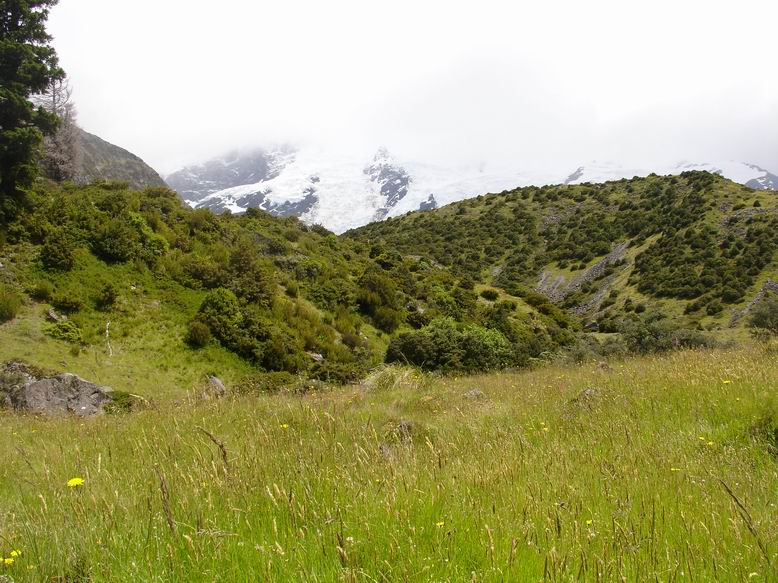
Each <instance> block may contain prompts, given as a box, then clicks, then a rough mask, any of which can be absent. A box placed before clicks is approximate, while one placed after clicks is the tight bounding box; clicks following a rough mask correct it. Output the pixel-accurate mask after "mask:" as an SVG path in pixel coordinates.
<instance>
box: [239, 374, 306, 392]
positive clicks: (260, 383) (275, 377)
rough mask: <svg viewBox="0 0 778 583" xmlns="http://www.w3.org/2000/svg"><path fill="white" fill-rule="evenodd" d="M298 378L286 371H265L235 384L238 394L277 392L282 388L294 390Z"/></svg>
mask: <svg viewBox="0 0 778 583" xmlns="http://www.w3.org/2000/svg"><path fill="white" fill-rule="evenodd" d="M298 383H299V379H298V378H297V377H296V376H294V375H292V374H290V373H288V372H266V373H259V374H256V375H251V376H248V377H245V378H243V379H241V380H240V381H238V382H237V383H236V384H235V387H234V389H233V390H234V391H235V392H236V393H238V394H251V393H278V392H280V391H282V390H284V389H290V390H294V389H295V387H296V385H297V384H298Z"/></svg>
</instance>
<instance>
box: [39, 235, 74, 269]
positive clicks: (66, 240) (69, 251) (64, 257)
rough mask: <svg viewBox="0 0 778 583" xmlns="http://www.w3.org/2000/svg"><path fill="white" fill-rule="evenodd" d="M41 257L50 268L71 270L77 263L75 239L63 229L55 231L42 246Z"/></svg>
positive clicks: (47, 267)
mask: <svg viewBox="0 0 778 583" xmlns="http://www.w3.org/2000/svg"><path fill="white" fill-rule="evenodd" d="M40 259H41V263H42V264H43V267H45V268H46V269H48V270H52V271H70V270H71V269H73V267H74V266H75V264H76V256H75V245H74V243H73V239H72V238H71V237H69V236H68V235H67V234H66V233H65V231H64V230H62V229H58V230H56V231H53V232H52V233H50V234H49V236H48V237H46V242H45V243H44V244H43V246H42V247H41V252H40Z"/></svg>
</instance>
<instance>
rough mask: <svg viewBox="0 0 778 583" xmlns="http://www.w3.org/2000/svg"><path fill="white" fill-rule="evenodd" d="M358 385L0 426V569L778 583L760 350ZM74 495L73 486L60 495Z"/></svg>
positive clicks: (768, 366) (37, 573)
mask: <svg viewBox="0 0 778 583" xmlns="http://www.w3.org/2000/svg"><path fill="white" fill-rule="evenodd" d="M370 383H372V384H371V386H369V387H367V388H366V387H364V386H363V387H354V388H347V389H339V390H334V391H332V392H324V393H318V394H311V395H304V396H293V395H284V394H280V395H274V396H268V395H252V396H245V397H236V398H232V399H230V398H227V399H222V400H215V401H214V400H210V401H203V400H197V399H189V400H186V399H185V400H182V401H181V400H180V401H178V402H173V401H172V400H171V401H165V402H162V403H160V404H159V405H158V406H157V407H156V408H151V409H147V410H142V411H138V412H136V413H132V414H127V415H110V416H103V417H100V418H95V419H89V420H84V421H77V420H74V419H54V420H45V419H37V418H32V417H20V416H14V415H11V414H2V415H0V456H2V460H3V463H2V465H0V555H2V556H3V557H8V556H9V553H10V552H11V550H13V549H16V550H20V551H21V552H22V555H21V557H19V558H17V560H16V561H15V563H14V564H13V565H11V566H7V567H0V569H4V571H3V573H4V574H8V575H11V576H12V577H13V578H14V580H16V581H27V580H29V581H40V580H57V581H77V580H92V581H249V580H251V581H464V580H475V581H540V580H548V581H577V580H586V581H597V580H602V581H617V580H618V581H643V580H651V581H654V580H656V581H679V580H696V581H710V580H721V581H742V580H751V581H771V580H772V581H774V580H776V566H777V565H776V563H777V562H778V559H776V558H775V556H776V552H777V551H778V529H776V527H775V526H776V524H778V507H776V504H777V503H778V499H776V493H778V460H777V459H776V457H775V455H774V451H773V450H772V449H771V447H770V444H769V443H768V440H766V439H763V438H762V437H761V436H762V435H763V434H764V432H761V433H760V432H759V431H755V428H757V427H763V426H764V421H763V420H764V419H776V418H778V397H777V393H778V391H776V387H778V367H776V366H775V360H774V356H773V355H769V354H766V353H765V352H764V351H762V350H751V351H727V352H723V351H710V352H682V353H676V354H671V355H668V356H665V357H661V358H660V357H655V358H643V359H635V360H627V361H625V362H623V363H613V364H612V365H611V367H610V369H602V368H598V367H597V366H596V365H584V366H580V367H569V366H551V367H546V368H540V369H537V370H533V371H529V372H524V373H517V374H501V375H489V376H480V377H469V378H434V377H427V376H419V375H417V374H415V373H410V372H407V371H404V370H402V369H396V368H388V369H384V370H382V371H381V372H380V373H377V374H376V375H375V376H374V378H372V379H371V380H370ZM475 388H477V389H479V390H480V391H481V392H482V393H483V395H482V396H480V398H472V395H468V393H469V392H470V391H472V390H473V389H475ZM587 389H591V390H587ZM760 423H761V425H759V424H760ZM220 444H221V445H220ZM74 477H80V478H83V479H84V481H85V483H84V485H83V486H81V487H78V486H76V487H73V488H69V487H68V486H67V482H68V480H69V479H71V478H74Z"/></svg>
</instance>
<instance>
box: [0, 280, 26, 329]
mask: <svg viewBox="0 0 778 583" xmlns="http://www.w3.org/2000/svg"><path fill="white" fill-rule="evenodd" d="M21 307H22V298H21V297H20V296H19V294H17V293H16V292H15V291H13V290H12V289H10V288H7V287H5V286H2V285H0V324H2V323H4V322H8V321H10V320H13V319H14V318H15V317H16V314H18V313H19V308H21Z"/></svg>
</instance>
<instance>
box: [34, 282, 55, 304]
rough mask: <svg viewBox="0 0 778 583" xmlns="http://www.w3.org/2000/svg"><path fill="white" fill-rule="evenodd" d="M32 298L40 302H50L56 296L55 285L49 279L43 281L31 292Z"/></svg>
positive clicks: (35, 285) (37, 283) (36, 284)
mask: <svg viewBox="0 0 778 583" xmlns="http://www.w3.org/2000/svg"><path fill="white" fill-rule="evenodd" d="M29 294H30V297H31V298H32V299H34V300H35V301H38V302H48V301H49V300H50V299H51V298H52V296H53V295H54V284H52V283H51V282H50V281H49V280H47V279H41V280H39V281H37V282H35V284H34V285H33V286H32V288H30V290H29Z"/></svg>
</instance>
